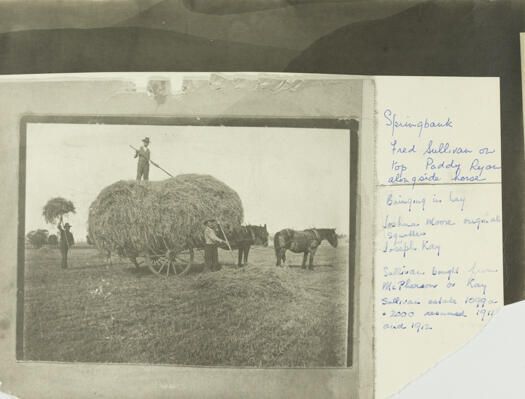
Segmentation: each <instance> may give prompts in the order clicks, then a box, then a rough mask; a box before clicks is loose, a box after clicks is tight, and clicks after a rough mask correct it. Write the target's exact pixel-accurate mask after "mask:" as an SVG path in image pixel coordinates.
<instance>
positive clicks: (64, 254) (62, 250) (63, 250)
mask: <svg viewBox="0 0 525 399" xmlns="http://www.w3.org/2000/svg"><path fill="white" fill-rule="evenodd" d="M68 250H69V249H68V248H60V253H61V254H62V269H67V252H68Z"/></svg>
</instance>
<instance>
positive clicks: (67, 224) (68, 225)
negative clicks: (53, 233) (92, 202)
mask: <svg viewBox="0 0 525 399" xmlns="http://www.w3.org/2000/svg"><path fill="white" fill-rule="evenodd" d="M64 227H73V226H71V225H70V224H69V223H66V224H65V225H64Z"/></svg>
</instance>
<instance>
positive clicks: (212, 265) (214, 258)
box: [204, 244, 220, 270]
mask: <svg viewBox="0 0 525 399" xmlns="http://www.w3.org/2000/svg"><path fill="white" fill-rule="evenodd" d="M204 263H205V265H206V267H207V268H208V269H210V270H219V269H220V267H219V251H218V249H217V245H215V244H206V245H205V246H204Z"/></svg>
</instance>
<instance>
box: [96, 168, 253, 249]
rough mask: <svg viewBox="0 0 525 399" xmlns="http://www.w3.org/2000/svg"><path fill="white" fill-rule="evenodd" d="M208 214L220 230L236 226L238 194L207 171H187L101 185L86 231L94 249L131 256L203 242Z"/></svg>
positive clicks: (239, 215) (239, 218)
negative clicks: (151, 179)
mask: <svg viewBox="0 0 525 399" xmlns="http://www.w3.org/2000/svg"><path fill="white" fill-rule="evenodd" d="M210 218H213V219H217V220H218V221H219V222H220V223H221V224H222V225H223V227H224V228H225V229H229V228H233V227H235V226H239V225H240V224H241V223H242V221H243V208H242V203H241V199H240V198H239V195H238V194H237V193H236V192H235V191H233V190H232V189H231V188H230V187H228V186H227V185H226V184H224V183H222V182H221V181H219V180H217V179H216V178H214V177H212V176H208V175H197V174H186V175H179V176H176V177H174V178H170V179H167V180H163V181H158V182H139V181H135V180H127V181H119V182H116V183H114V184H112V185H110V186H108V187H106V188H105V189H103V190H102V191H101V192H100V194H99V195H98V197H97V198H96V200H95V201H94V202H93V203H92V204H91V206H90V208H89V220H88V230H89V236H90V238H91V239H92V240H93V241H94V243H95V245H96V246H97V247H98V248H99V249H101V250H103V251H105V252H108V253H116V254H118V255H120V256H124V257H128V258H130V259H133V258H135V257H137V256H141V255H148V254H150V255H151V254H163V253H165V252H166V251H167V250H171V251H181V250H184V249H187V248H189V247H191V248H199V247H202V246H203V245H204V226H203V223H204V221H205V220H206V219H210Z"/></svg>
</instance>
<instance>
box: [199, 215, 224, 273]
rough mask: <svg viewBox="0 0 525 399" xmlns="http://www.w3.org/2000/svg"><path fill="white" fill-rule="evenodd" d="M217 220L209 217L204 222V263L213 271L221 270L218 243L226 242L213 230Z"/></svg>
mask: <svg viewBox="0 0 525 399" xmlns="http://www.w3.org/2000/svg"><path fill="white" fill-rule="evenodd" d="M214 222H215V220H213V219H208V220H206V221H205V222H204V225H205V226H206V228H205V229H204V263H205V264H206V268H208V269H210V270H211V271H217V270H220V266H219V251H218V244H226V241H224V240H222V239H220V238H219V237H217V234H215V230H213V223H214Z"/></svg>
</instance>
